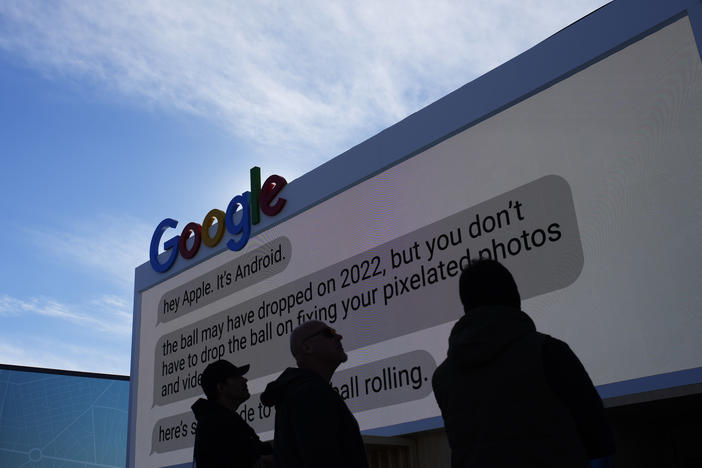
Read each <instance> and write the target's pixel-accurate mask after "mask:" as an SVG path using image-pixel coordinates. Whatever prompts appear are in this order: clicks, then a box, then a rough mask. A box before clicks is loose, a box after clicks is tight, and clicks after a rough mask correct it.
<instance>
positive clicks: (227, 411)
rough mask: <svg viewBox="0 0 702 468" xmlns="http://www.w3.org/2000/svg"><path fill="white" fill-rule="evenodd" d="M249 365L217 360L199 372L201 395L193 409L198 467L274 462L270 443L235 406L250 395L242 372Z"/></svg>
mask: <svg viewBox="0 0 702 468" xmlns="http://www.w3.org/2000/svg"><path fill="white" fill-rule="evenodd" d="M248 370H249V366H248V365H244V366H241V367H237V366H235V365H234V364H232V363H231V362H229V361H225V360H220V361H216V362H213V363H212V364H210V365H208V366H207V367H206V368H205V370H204V371H203V373H202V382H201V385H202V389H203V390H204V392H205V395H206V396H207V399H206V400H205V399H203V398H200V399H199V400H197V401H196V402H195V404H193V406H192V410H193V413H195V419H197V429H196V431H195V449H194V458H195V466H196V467H197V468H234V467H237V468H239V467H246V468H249V467H257V468H258V467H268V466H271V467H272V466H273V456H272V453H273V450H272V448H271V446H270V444H266V443H263V442H261V440H260V439H259V438H258V435H256V432H254V430H253V429H252V428H251V427H249V425H248V424H246V422H245V421H244V420H243V419H242V418H241V416H239V414H238V413H237V412H236V409H237V408H238V407H239V405H241V404H242V403H243V402H245V401H246V400H248V399H249V397H250V396H251V395H250V394H249V389H248V387H247V385H246V382H247V380H246V378H245V377H244V374H246V372H248Z"/></svg>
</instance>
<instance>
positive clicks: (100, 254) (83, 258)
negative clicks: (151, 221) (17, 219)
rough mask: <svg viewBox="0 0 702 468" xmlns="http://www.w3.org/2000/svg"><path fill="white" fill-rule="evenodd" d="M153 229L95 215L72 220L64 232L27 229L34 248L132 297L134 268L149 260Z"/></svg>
mask: <svg viewBox="0 0 702 468" xmlns="http://www.w3.org/2000/svg"><path fill="white" fill-rule="evenodd" d="M153 229H154V226H150V225H148V224H146V223H144V222H142V221H140V220H138V219H135V218H133V217H130V216H108V215H97V216H95V217H93V218H90V219H87V220H73V221H72V222H71V223H70V227H69V228H67V230H59V229H54V230H49V229H35V230H27V231H28V236H29V238H30V239H32V241H33V242H34V243H35V244H36V245H37V247H39V248H41V249H44V250H46V251H48V252H50V253H51V254H52V255H53V256H55V257H56V258H58V259H59V260H61V261H68V262H71V263H74V264H77V265H79V266H81V267H85V268H88V269H90V270H93V271H95V272H98V273H100V275H101V278H104V279H105V280H107V281H108V282H110V283H112V284H114V285H116V286H118V287H119V288H120V290H121V291H123V292H124V293H125V294H127V295H131V293H132V292H133V287H134V269H135V268H136V266H138V265H141V264H142V263H144V262H145V261H146V260H147V259H148V252H149V250H148V249H149V243H150V242H151V235H152V234H153Z"/></svg>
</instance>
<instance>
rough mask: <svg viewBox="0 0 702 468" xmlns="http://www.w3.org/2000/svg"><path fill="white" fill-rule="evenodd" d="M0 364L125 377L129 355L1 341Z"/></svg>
mask: <svg viewBox="0 0 702 468" xmlns="http://www.w3.org/2000/svg"><path fill="white" fill-rule="evenodd" d="M0 362H2V363H3V364H12V365H16V366H29V367H43V368H49V369H62V370H75V371H82V372H97V373H102V374H116V375H129V365H130V360H129V352H128V350H127V352H126V353H119V352H114V351H112V350H103V349H96V348H94V347H91V348H87V347H82V346H76V345H72V344H69V343H64V342H60V341H54V340H47V339H45V338H37V337H34V336H20V337H17V336H14V337H8V336H4V337H2V340H0Z"/></svg>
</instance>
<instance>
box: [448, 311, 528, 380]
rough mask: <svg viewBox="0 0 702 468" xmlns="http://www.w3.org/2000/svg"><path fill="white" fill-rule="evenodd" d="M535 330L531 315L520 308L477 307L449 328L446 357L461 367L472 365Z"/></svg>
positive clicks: (479, 362)
mask: <svg viewBox="0 0 702 468" xmlns="http://www.w3.org/2000/svg"><path fill="white" fill-rule="evenodd" d="M535 331H536V327H535V326H534V322H533V321H532V320H531V318H530V317H529V316H528V315H527V314H525V313H524V312H522V311H521V310H519V309H513V308H509V307H498V306H484V307H477V308H475V309H472V310H470V311H469V312H468V313H467V314H466V315H465V316H463V317H462V318H461V319H460V320H458V322H456V324H455V325H454V326H453V329H452V330H451V335H450V336H449V350H448V359H449V360H451V361H453V362H454V363H456V364H457V365H458V366H460V367H474V366H478V365H481V364H484V363H486V362H489V361H491V360H493V359H494V358H495V357H497V356H498V355H499V354H500V353H501V352H502V351H503V350H505V349H506V348H507V347H508V346H509V345H510V344H512V343H513V342H514V341H516V340H518V339H519V338H521V337H522V336H524V335H526V334H528V333H533V332H535Z"/></svg>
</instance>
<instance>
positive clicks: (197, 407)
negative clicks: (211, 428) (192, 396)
mask: <svg viewBox="0 0 702 468" xmlns="http://www.w3.org/2000/svg"><path fill="white" fill-rule="evenodd" d="M190 408H191V409H192V410H193V414H194V415H195V419H197V420H198V421H205V420H210V421H211V420H217V419H221V418H222V417H223V415H225V414H227V413H226V412H227V411H229V410H227V408H225V407H224V406H222V405H220V404H219V403H216V402H214V401H210V400H206V399H204V398H199V399H198V400H197V401H196V402H195V403H193V405H192V406H191V407H190Z"/></svg>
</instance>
